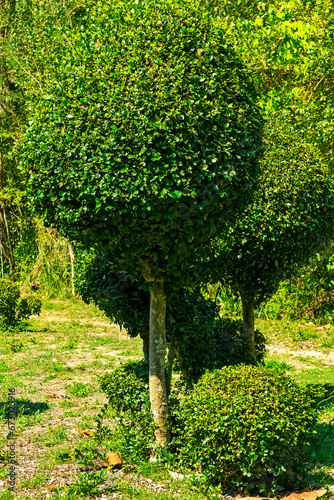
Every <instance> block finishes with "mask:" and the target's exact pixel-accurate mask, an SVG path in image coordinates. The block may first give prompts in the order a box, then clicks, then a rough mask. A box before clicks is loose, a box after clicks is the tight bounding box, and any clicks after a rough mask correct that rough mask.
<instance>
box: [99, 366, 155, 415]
mask: <svg viewBox="0 0 334 500" xmlns="http://www.w3.org/2000/svg"><path fill="white" fill-rule="evenodd" d="M100 385H101V389H102V391H103V392H104V393H105V394H106V395H107V396H108V398H109V404H110V405H111V406H112V408H114V409H115V410H116V411H117V412H123V413H124V412H130V413H131V414H133V415H134V416H135V415H136V414H137V413H138V412H140V411H141V410H142V409H143V408H144V407H146V406H147V405H148V406H149V404H150V402H149V401H150V395H149V383H148V367H147V365H146V364H145V363H144V362H143V361H131V362H130V363H126V364H125V365H123V364H121V365H120V366H119V367H118V368H116V370H114V371H113V372H110V373H105V374H104V375H103V376H102V377H101V379H100Z"/></svg>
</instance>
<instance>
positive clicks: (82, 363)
mask: <svg viewBox="0 0 334 500" xmlns="http://www.w3.org/2000/svg"><path fill="white" fill-rule="evenodd" d="M259 327H260V328H261V331H263V332H264V334H265V336H266V338H267V340H268V351H269V352H268V354H267V355H266V357H265V364H267V365H268V366H271V367H272V368H273V367H276V368H283V369H287V372H288V373H289V374H290V375H291V376H292V377H293V379H295V380H296V381H297V383H298V384H300V385H302V386H306V385H307V384H309V383H313V384H314V383H321V382H326V384H327V385H328V386H330V385H332V386H334V357H333V356H332V353H331V348H329V347H324V346H322V344H326V343H327V342H328V341H329V339H330V338H332V336H333V331H332V327H330V328H328V327H327V328H325V327H319V326H318V325H310V324H308V323H298V322H293V321H291V322H289V323H288V322H286V321H285V322H284V321H279V320H275V321H270V320H264V319H260V320H259ZM17 335H18V334H17V333H14V332H9V333H6V334H1V336H0V359H1V360H2V362H1V367H2V368H1V371H0V393H1V396H2V398H1V401H2V402H5V401H6V400H7V394H8V389H9V388H10V387H13V386H14V387H15V388H16V396H17V399H18V401H20V406H21V408H22V409H21V410H20V411H19V412H18V416H17V430H18V436H17V453H18V465H17V475H18V480H17V485H18V488H17V494H16V495H17V498H19V499H28V498H36V499H43V500H44V499H46V498H50V495H51V492H50V491H49V489H50V487H51V486H54V487H55V488H58V487H59V488H60V489H61V491H62V492H64V491H65V490H66V488H67V487H68V486H69V485H70V484H72V483H75V482H76V481H77V476H73V475H72V473H74V474H75V475H78V476H79V475H80V474H81V473H83V472H84V471H86V472H90V471H95V472H98V471H101V470H105V469H104V468H106V466H104V465H103V461H104V460H105V452H106V450H108V451H113V452H117V453H119V454H120V456H121V457H122V448H121V447H120V445H121V443H120V440H119V439H118V432H117V422H118V418H119V416H120V415H119V413H118V412H117V411H114V410H111V409H110V407H109V409H108V411H107V413H105V414H104V416H103V419H102V420H101V418H100V417H99V415H101V414H103V412H104V405H105V403H107V397H106V395H105V394H104V393H103V392H102V391H101V389H100V382H99V380H100V377H102V376H105V375H106V374H108V373H109V374H110V373H111V372H113V371H114V370H115V368H117V367H120V363H121V362H122V363H123V364H124V365H125V364H127V363H128V362H129V361H136V360H140V359H142V345H141V340H140V339H139V338H130V337H127V335H126V332H125V330H124V329H123V330H122V331H120V330H119V328H118V327H115V326H112V325H110V323H109V321H108V320H107V319H106V318H104V317H103V315H102V314H101V313H100V312H99V311H98V310H97V309H96V308H95V307H93V306H87V305H85V304H83V303H82V302H79V301H72V302H71V301H67V302H62V301H53V300H52V301H50V300H48V301H44V302H43V309H42V312H41V316H40V317H39V318H36V319H31V320H29V327H28V328H26V329H25V330H23V331H21V332H20V333H19V336H20V340H21V342H22V344H23V347H22V350H21V351H17V352H13V351H12V350H11V348H10V346H9V343H10V342H11V341H12V338H14V337H16V336H17ZM72 339H75V343H74V346H73V347H72V348H70V349H64V348H63V347H64V344H71V340H72ZM178 380H179V376H178V373H176V374H175V375H174V377H173V385H174V384H175V383H176V382H177V381H178ZM75 383H76V384H79V385H77V387H80V388H82V387H86V386H87V385H88V384H89V385H92V386H93V388H92V391H91V392H90V393H89V394H88V395H86V396H82V395H81V394H78V395H71V394H69V393H68V390H69V389H70V388H71V387H72V386H73V385H74V384H75ZM146 383H147V382H146ZM333 418H334V410H333V404H332V402H331V400H329V401H328V402H325V403H323V406H321V421H320V424H319V427H318V432H319V439H318V441H317V442H316V443H315V445H314V446H313V448H312V451H311V453H310V457H309V461H308V462H309V467H310V469H309V470H306V471H305V475H306V480H307V482H308V484H309V485H311V486H314V487H315V486H317V485H329V486H331V485H334V480H333V473H332V470H333V468H334V451H333V450H334V435H333V426H332V424H331V422H332V421H333ZM98 421H100V424H101V425H100V428H102V431H103V430H105V426H106V427H107V428H108V429H109V431H110V432H109V434H108V433H106V434H105V437H103V436H104V435H103V432H102V433H101V437H102V439H99V434H98ZM78 429H80V431H81V432H84V431H87V430H88V431H90V432H91V433H92V435H91V436H89V435H85V434H82V433H80V431H78ZM110 433H111V434H110ZM88 434H89V433H88ZM6 435H7V432H6V421H4V420H3V419H1V432H0V436H1V441H0V449H1V464H6ZM75 450H79V451H80V452H81V454H82V455H84V457H88V456H91V457H92V458H91V463H90V462H89V460H88V461H87V460H86V462H85V463H84V459H83V458H82V456H79V454H77V455H76V451H75ZM96 451H97V452H98V453H96ZM101 456H102V459H101ZM122 458H123V459H124V464H123V467H122V468H121V469H116V470H112V469H111V470H109V471H108V472H107V480H106V482H105V485H104V486H102V485H101V486H96V487H97V488H100V491H101V490H102V492H103V495H104V496H103V497H101V495H100V498H106V499H107V500H111V499H117V500H118V499H120V500H128V499H132V498H133V499H138V498H139V499H143V500H144V499H145V500H146V499H147V500H150V499H152V500H157V499H161V500H166V499H175V500H184V499H187V500H195V499H196V500H197V499H200V500H204V499H205V498H212V499H213V498H215V499H217V498H220V493H219V488H218V487H217V486H215V487H213V489H212V490H210V489H209V490H208V489H207V486H205V485H203V484H201V482H200V481H199V480H198V479H196V478H191V477H189V478H187V477H183V478H182V476H181V477H177V476H175V477H174V478H173V477H172V476H171V475H170V474H169V473H168V472H167V470H166V468H165V467H164V465H163V464H161V463H160V462H157V463H150V462H149V461H148V460H147V459H146V460H143V459H142V458H138V455H136V450H132V451H131V450H130V449H129V450H128V455H126V454H124V457H122ZM79 464H81V465H79ZM92 466H94V467H93V468H92ZM174 466H175V464H174ZM171 470H172V471H177V470H178V469H177V468H176V467H171ZM8 472H9V469H8V465H5V466H4V467H1V468H0V490H1V492H0V498H1V499H4V498H7V499H10V500H13V496H10V493H9V492H8V491H7V478H8ZM184 472H185V474H186V475H187V473H188V471H184ZM92 482H93V481H92ZM92 487H93V486H92ZM47 488H48V489H47ZM108 489H109V490H110V491H109V492H108V491H107V490H108ZM6 491H7V492H6ZM214 495H216V496H214ZM97 498H99V496H98V497H97Z"/></svg>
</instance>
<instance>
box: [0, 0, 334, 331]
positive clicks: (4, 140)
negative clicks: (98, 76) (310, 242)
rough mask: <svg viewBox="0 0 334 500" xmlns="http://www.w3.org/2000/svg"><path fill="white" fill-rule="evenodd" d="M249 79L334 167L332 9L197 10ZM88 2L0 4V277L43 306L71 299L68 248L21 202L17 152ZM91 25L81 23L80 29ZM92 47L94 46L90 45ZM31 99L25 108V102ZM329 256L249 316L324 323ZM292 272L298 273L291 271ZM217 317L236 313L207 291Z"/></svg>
mask: <svg viewBox="0 0 334 500" xmlns="http://www.w3.org/2000/svg"><path fill="white" fill-rule="evenodd" d="M203 5H205V6H206V7H209V8H211V10H212V13H213V15H214V16H215V18H216V22H217V23H218V24H219V25H220V26H222V27H223V28H224V30H225V33H226V36H227V39H228V41H229V43H231V45H232V46H233V48H234V50H235V51H236V53H237V56H238V57H239V58H240V59H241V60H242V62H243V63H244V65H245V66H246V67H247V69H249V71H250V72H251V74H252V78H253V82H254V84H255V86H256V89H257V90H258V92H259V93H260V95H261V98H260V103H259V104H260V106H261V108H262V110H263V114H264V117H265V118H267V119H270V120H273V119H275V120H276V121H278V122H279V123H281V124H282V125H284V127H285V129H286V130H291V140H293V137H294V136H295V134H298V135H299V136H300V137H303V138H304V139H305V140H307V141H308V142H310V143H311V144H313V145H314V146H315V147H316V148H318V149H319V150H320V151H321V154H322V155H323V160H324V162H325V163H327V164H328V165H329V166H330V167H332V162H333V144H334V141H333V139H334V137H333V135H334V127H333V120H334V118H333V116H334V113H333V107H334V95H333V51H334V44H333V30H334V16H333V3H332V2H331V1H325V0H321V1H319V0H317V1H312V2H310V1H288V2H286V1H282V2H276V3H272V2H269V1H268V2H266V1H264V2H258V1H246V0H239V1H236V2H235V1H221V2H219V1H216V2H204V3H203ZM84 6H87V2H84V3H83V2H82V3H80V2H74V1H67V2H58V1H57V0H47V1H43V2H39V3H38V5H37V4H36V3H35V2H28V1H25V2H15V1H3V2H2V3H1V7H0V8H1V11H0V24H1V26H0V29H1V32H0V33H1V38H0V43H1V61H0V67H1V71H0V194H1V206H0V252H1V274H2V275H5V274H9V273H15V274H16V276H17V279H19V281H20V282H21V283H22V285H23V287H25V288H26V289H28V288H29V287H30V284H31V282H32V281H37V282H38V283H39V284H40V290H41V293H42V294H43V295H44V296H63V297H64V296H67V297H69V296H71V295H72V294H73V293H74V283H73V276H74V274H75V270H74V261H76V262H77V265H78V266H79V267H80V262H81V257H82V256H83V250H82V249H81V248H80V247H77V248H74V246H73V245H72V244H70V243H69V241H68V240H66V238H64V237H62V236H61V235H60V234H59V233H57V231H56V230H55V229H52V228H46V227H45V226H44V225H43V221H41V220H40V219H38V218H36V217H35V216H34V215H33V214H32V213H31V209H30V206H29V203H28V202H27V201H26V199H25V186H26V178H25V174H24V172H22V170H20V168H19V164H20V157H19V145H20V140H21V137H22V133H23V130H24V128H25V126H26V125H27V119H28V118H27V117H28V116H29V106H31V103H32V102H33V101H32V99H33V97H32V96H34V95H35V96H36V97H37V96H38V94H39V92H40V87H41V86H40V82H41V81H42V80H43V78H45V77H46V76H47V75H48V74H49V73H50V74H51V73H52V71H53V68H54V66H55V64H57V61H59V60H61V58H62V55H63V54H64V53H65V51H66V50H68V45H69V44H73V43H75V42H74V41H73V40H71V39H70V37H69V36H68V34H69V31H70V30H71V27H72V26H73V25H75V23H76V22H77V19H79V18H80V19H81V21H80V22H82V9H83V7H84ZM87 22H89V20H87ZM94 43H96V42H94ZM27 95H29V99H27ZM333 258H334V257H333V249H332V245H331V244H329V245H327V246H326V248H325V249H324V250H323V251H322V252H321V253H318V254H316V255H315V256H314V257H313V258H312V260H311V262H310V263H309V264H308V265H307V266H302V267H300V268H299V269H298V270H297V272H296V275H295V276H294V277H293V278H291V279H289V280H286V281H283V282H282V283H281V285H280V287H279V289H278V291H277V292H276V294H275V295H274V296H273V298H271V299H270V300H269V301H268V302H267V303H266V304H262V305H261V307H260V309H259V310H258V311H257V313H258V314H262V315H265V316H268V317H272V318H275V317H280V316H283V315H286V316H289V317H304V318H311V319H313V318H316V319H317V320H319V321H322V322H328V321H330V320H331V319H332V308H333V305H334V299H333V290H334V281H333V279H334V277H333ZM297 267H298V266H297ZM212 293H214V294H216V293H218V296H220V298H221V300H222V302H223V303H224V307H225V308H226V309H228V310H229V312H231V311H235V312H237V313H239V312H240V306H239V305H238V301H237V302H236V301H235V300H234V299H233V294H232V292H231V290H230V289H229V287H225V288H220V289H219V290H218V291H217V290H214V291H212Z"/></svg>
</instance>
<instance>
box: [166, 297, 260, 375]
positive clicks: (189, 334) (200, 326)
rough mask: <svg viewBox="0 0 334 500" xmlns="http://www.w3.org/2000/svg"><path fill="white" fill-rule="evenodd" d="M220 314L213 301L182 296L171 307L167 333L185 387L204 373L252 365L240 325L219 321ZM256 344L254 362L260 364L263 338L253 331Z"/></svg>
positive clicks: (235, 321)
mask: <svg viewBox="0 0 334 500" xmlns="http://www.w3.org/2000/svg"><path fill="white" fill-rule="evenodd" d="M176 299H177V300H176ZM219 310H220V308H219V306H218V305H217V304H216V303H215V302H214V301H213V300H210V299H205V298H204V297H203V296H201V295H200V294H190V293H185V292H181V293H179V294H178V296H177V297H176V298H174V300H173V302H172V303H171V304H170V308H169V315H170V316H169V317H170V321H169V323H168V329H167V332H168V335H169V337H170V339H174V340H175V342H176V351H177V357H178V359H177V365H178V366H179V368H180V369H181V372H182V374H183V376H184V378H185V379H186V380H187V382H188V383H192V382H194V381H196V380H198V379H199V377H201V376H202V375H203V374H204V373H205V371H206V370H210V371H211V370H214V369H218V368H222V367H223V366H229V365H237V364H239V363H250V362H251V359H250V358H249V354H248V349H247V340H246V339H245V336H244V333H243V330H242V322H241V321H240V320H233V319H231V318H228V317H227V316H224V317H221V316H220V315H219ZM255 344H256V352H257V361H258V363H262V361H263V356H264V353H265V338H264V336H263V335H262V333H261V332H260V331H259V330H256V331H255Z"/></svg>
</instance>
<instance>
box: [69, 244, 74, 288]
mask: <svg viewBox="0 0 334 500" xmlns="http://www.w3.org/2000/svg"><path fill="white" fill-rule="evenodd" d="M68 250H69V255H70V263H71V285H72V295H75V286H74V278H75V274H74V247H73V245H72V243H70V242H69V244H68Z"/></svg>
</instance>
